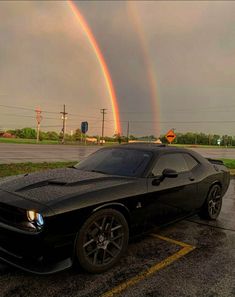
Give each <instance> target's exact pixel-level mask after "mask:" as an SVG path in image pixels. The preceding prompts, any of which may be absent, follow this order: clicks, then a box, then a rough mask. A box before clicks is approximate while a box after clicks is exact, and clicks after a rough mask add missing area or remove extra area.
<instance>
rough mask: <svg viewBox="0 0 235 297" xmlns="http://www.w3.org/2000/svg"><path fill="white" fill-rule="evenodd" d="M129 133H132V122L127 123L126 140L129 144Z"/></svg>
mask: <svg viewBox="0 0 235 297" xmlns="http://www.w3.org/2000/svg"><path fill="white" fill-rule="evenodd" d="M129 131H130V122H129V121H128V122H127V131H126V139H127V143H128V142H129Z"/></svg>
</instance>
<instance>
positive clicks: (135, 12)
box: [127, 1, 161, 136]
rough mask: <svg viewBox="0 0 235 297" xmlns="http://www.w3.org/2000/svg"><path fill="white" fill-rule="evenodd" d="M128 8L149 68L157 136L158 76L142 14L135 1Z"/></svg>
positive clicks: (158, 129) (158, 114)
mask: <svg viewBox="0 0 235 297" xmlns="http://www.w3.org/2000/svg"><path fill="white" fill-rule="evenodd" d="M127 9H128V13H129V16H130V18H131V20H132V22H133V26H134V28H135V29H136V33H137V34H138V37H139V40H140V45H141V50H142V52H143V59H144V64H145V67H146V70H147V76H148V80H149V85H150V91H151V99H152V104H153V110H154V122H157V123H158V125H157V126H156V127H155V129H154V130H155V131H156V133H157V136H160V130H161V127H160V106H159V97H158V86H157V78H156V75H155V72H154V69H153V67H152V62H151V60H150V54H149V49H148V42H147V40H146V37H145V36H146V35H145V33H144V31H143V26H142V24H141V20H140V16H139V13H138V10H137V7H136V4H135V3H134V2H133V1H127Z"/></svg>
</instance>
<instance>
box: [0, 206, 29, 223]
mask: <svg viewBox="0 0 235 297" xmlns="http://www.w3.org/2000/svg"><path fill="white" fill-rule="evenodd" d="M25 220H26V212H24V211H23V210H21V209H19V208H16V207H13V206H10V205H7V204H4V203H1V202H0V222H2V223H6V224H8V225H16V224H19V223H22V222H23V221H25Z"/></svg>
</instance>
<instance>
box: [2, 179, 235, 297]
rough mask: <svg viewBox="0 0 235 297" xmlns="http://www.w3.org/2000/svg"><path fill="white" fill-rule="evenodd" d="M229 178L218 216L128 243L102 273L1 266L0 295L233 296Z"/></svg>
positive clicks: (234, 200)
mask: <svg viewBox="0 0 235 297" xmlns="http://www.w3.org/2000/svg"><path fill="white" fill-rule="evenodd" d="M234 213H235V180H232V181H231V184H230V187H229V190H228V192H227V194H226V196H225V197H224V203H223V208H222V212H221V214H220V217H219V219H218V220H217V221H215V222H207V221H203V220H201V219H199V218H198V216H194V217H192V218H189V219H186V220H183V221H181V222H177V223H175V224H173V225H170V226H168V227H164V228H161V229H160V230H155V231H154V232H153V234H151V235H148V236H143V237H141V238H139V239H138V240H137V239H136V240H134V241H132V242H131V243H130V245H129V248H128V251H127V254H126V256H125V257H124V258H123V259H122V260H121V262H120V263H119V265H117V266H116V267H114V268H113V269H112V270H110V271H108V272H106V273H104V274H102V275H89V274H86V273H84V272H82V271H75V270H72V269H71V270H68V271H65V272H62V273H59V274H56V275H51V276H43V277H42V276H40V277H39V276H35V275H31V274H28V273H25V272H22V271H20V270H17V269H14V268H11V267H9V266H5V265H1V272H0V297H16V296H17V297H18V296H20V297H21V296H22V297H23V296H24V297H25V296H28V297H31V296H47V297H52V296H53V297H55V296H56V297H57V296H74V297H75V296H82V297H88V296H92V297H96V296H102V297H112V296H125V297H129V296H130V297H132V296H145V297H147V296H148V297H165V296H167V297H171V296H172V297H178V296H179V297H186V296H187V297H189V296H190V297H191V296H192V297H193V296H197V297H203V296H206V297H218V296H223V297H232V296H233V297H234V296H235V219H234Z"/></svg>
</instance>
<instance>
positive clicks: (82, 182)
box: [0, 168, 133, 204]
mask: <svg viewBox="0 0 235 297" xmlns="http://www.w3.org/2000/svg"><path fill="white" fill-rule="evenodd" d="M132 180H133V179H132V178H125V177H119V176H111V175H106V174H102V173H96V172H87V171H82V170H78V169H73V168H65V169H54V170H48V171H44V172H37V173H32V174H28V175H20V176H15V177H11V178H9V179H3V180H1V181H0V189H2V190H4V191H7V192H11V193H15V194H17V195H19V196H21V197H23V198H26V199H29V200H33V201H35V202H40V203H44V204H47V203H48V202H52V201H53V200H56V199H58V198H61V197H63V196H67V195H70V194H77V195H81V194H84V193H87V192H91V191H97V190H100V189H103V188H108V187H112V186H117V185H122V184H125V183H129V182H131V181H132Z"/></svg>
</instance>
